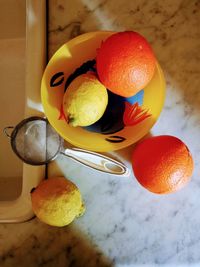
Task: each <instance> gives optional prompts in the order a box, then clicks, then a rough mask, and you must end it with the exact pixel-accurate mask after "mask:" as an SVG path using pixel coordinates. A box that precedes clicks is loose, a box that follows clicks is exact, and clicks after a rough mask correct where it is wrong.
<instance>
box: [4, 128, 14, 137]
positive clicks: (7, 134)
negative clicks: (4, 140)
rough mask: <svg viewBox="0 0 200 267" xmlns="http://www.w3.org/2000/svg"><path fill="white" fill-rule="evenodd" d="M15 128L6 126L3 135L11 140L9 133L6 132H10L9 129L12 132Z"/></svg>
mask: <svg viewBox="0 0 200 267" xmlns="http://www.w3.org/2000/svg"><path fill="white" fill-rule="evenodd" d="M14 128H15V127H14V126H7V127H5V128H4V129H3V133H4V134H5V135H6V136H7V137H8V138H11V133H9V132H8V131H10V130H11V129H12V130H13V129H14Z"/></svg>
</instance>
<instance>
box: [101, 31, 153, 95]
mask: <svg viewBox="0 0 200 267" xmlns="http://www.w3.org/2000/svg"><path fill="white" fill-rule="evenodd" d="M96 60H97V73H98V76H99V79H100V81H101V82H102V83H103V84H104V86H105V87H107V88H108V89H109V90H110V91H112V92H113V93H115V94H117V95H120V96H123V97H130V96H133V95H135V94H136V93H137V92H139V91H140V90H141V89H143V88H144V87H145V86H146V85H147V84H148V83H149V82H150V80H151V79H152V77H153V74H154V70H155V64H156V59H155V56H154V54H153V51H152V49H151V47H150V45H149V44H148V42H147V40H146V39H145V38H144V37H143V36H141V35H140V34H139V33H137V32H133V31H126V32H119V33H116V34H113V35H111V36H110V37H108V38H107V39H106V40H105V41H104V42H103V43H102V45H101V47H100V48H99V49H98V50H97V58H96Z"/></svg>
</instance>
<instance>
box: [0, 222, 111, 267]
mask: <svg viewBox="0 0 200 267" xmlns="http://www.w3.org/2000/svg"><path fill="white" fill-rule="evenodd" d="M28 224H29V227H31V225H32V226H33V228H34V229H35V232H34V231H33V230H31V229H30V232H29V231H26V235H27V236H28V237H27V238H25V239H24V240H23V241H22V240H20V239H19V240H18V242H16V245H15V246H12V247H11V248H10V249H9V250H7V251H4V253H3V254H2V253H0V266H1V267H4V266H5V267H7V266H10V267H11V266H12V267H13V266H21V267H27V266H29V267H55V266H56V267H81V266H83V267H86V266H87V267H95V266H99V267H112V266H113V262H111V261H110V260H109V259H107V258H106V256H104V255H103V254H102V252H101V251H100V250H99V249H98V248H97V247H96V246H95V245H94V244H91V242H89V241H88V240H87V238H86V237H85V236H83V234H82V233H80V232H79V231H78V230H76V229H75V227H74V225H73V226H72V225H70V226H66V227H62V228H58V227H51V226H48V225H45V224H43V223H41V222H40V221H39V220H38V219H37V218H35V219H34V220H31V221H29V222H26V223H25V229H26V227H27V226H28ZM8 227H10V228H15V229H16V231H17V227H18V225H17V224H15V225H8ZM31 228H32V227H31Z"/></svg>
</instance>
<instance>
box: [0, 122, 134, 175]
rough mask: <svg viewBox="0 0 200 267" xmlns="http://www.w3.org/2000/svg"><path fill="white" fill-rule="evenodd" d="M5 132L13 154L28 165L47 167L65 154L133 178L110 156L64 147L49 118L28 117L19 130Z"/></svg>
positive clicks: (16, 128) (98, 167) (104, 170)
mask: <svg viewBox="0 0 200 267" xmlns="http://www.w3.org/2000/svg"><path fill="white" fill-rule="evenodd" d="M9 130H12V133H11V134H9V133H8V131H9ZM4 133H5V134H6V135H7V136H8V137H9V138H10V139H11V146H12V149H13V151H14V152H15V153H16V155H17V156H18V157H19V158H20V159H21V160H23V161H24V162H25V163H27V164H31V165H43V164H46V163H49V162H50V161H52V160H54V159H55V158H56V157H57V156H58V154H63V155H65V156H68V157H70V158H72V159H74V160H76V161H78V162H79V163H81V164H84V165H85V166H87V167H91V168H93V169H96V170H98V171H102V172H106V173H109V174H115V175H123V176H128V175H129V170H128V168H127V167H126V166H125V165H124V164H122V163H121V162H118V161H116V160H114V159H111V158H109V157H107V156H104V155H101V154H98V153H95V152H91V151H87V150H84V149H79V148H71V149H70V148H64V147H63V139H62V138H61V137H60V136H59V134H58V133H57V132H56V131H55V130H54V129H53V128H52V127H51V125H50V124H49V122H48V121H47V120H46V119H45V118H41V117H30V118H27V119H25V120H23V121H21V122H20V123H19V124H18V125H17V126H15V127H13V126H8V127H6V128H4Z"/></svg>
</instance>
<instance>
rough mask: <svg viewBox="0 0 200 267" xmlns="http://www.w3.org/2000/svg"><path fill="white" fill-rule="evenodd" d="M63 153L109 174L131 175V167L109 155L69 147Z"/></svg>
mask: <svg viewBox="0 0 200 267" xmlns="http://www.w3.org/2000/svg"><path fill="white" fill-rule="evenodd" d="M62 154H64V155H66V156H68V157H70V158H72V159H74V160H76V161H78V162H79V163H81V164H83V165H85V166H87V167H90V168H93V169H95V170H98V171H101V172H105V173H108V174H113V175H119V176H126V177H127V176H129V174H130V172H129V169H128V168H127V167H126V166H125V165H124V164H123V163H121V162H119V161H117V160H114V159H112V158H109V157H107V156H104V155H101V154H98V153H95V152H91V151H88V150H84V149H80V148H67V149H65V152H62Z"/></svg>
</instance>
